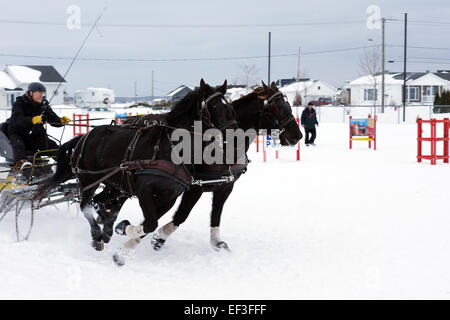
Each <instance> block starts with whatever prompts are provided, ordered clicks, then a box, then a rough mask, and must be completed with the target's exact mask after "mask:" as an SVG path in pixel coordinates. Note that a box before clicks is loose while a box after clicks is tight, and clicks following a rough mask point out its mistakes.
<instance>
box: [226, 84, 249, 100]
mask: <svg viewBox="0 0 450 320" xmlns="http://www.w3.org/2000/svg"><path fill="white" fill-rule="evenodd" d="M252 91H253V90H252V89H251V88H248V87H244V88H242V87H234V88H228V89H227V92H226V93H225V95H226V96H227V97H229V98H230V99H231V101H234V100H237V99H239V98H241V97H243V96H245V95H247V94H249V93H251V92H252Z"/></svg>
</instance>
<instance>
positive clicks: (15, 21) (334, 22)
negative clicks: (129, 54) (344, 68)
mask: <svg viewBox="0 0 450 320" xmlns="http://www.w3.org/2000/svg"><path fill="white" fill-rule="evenodd" d="M365 22H366V20H343V21H324V22H295V23H248V24H138V23H133V24H126V23H124V24H112V23H110V24H108V23H104V24H98V27H106V28H166V29H173V28H260V27H275V28H278V27H300V26H316V25H340V24H356V23H365ZM0 23H4V24H23V25H46V26H66V24H65V23H61V22H47V21H29V20H6V19H2V20H0ZM81 26H82V27H87V26H90V25H87V24H81Z"/></svg>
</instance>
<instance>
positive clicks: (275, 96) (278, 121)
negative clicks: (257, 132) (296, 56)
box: [255, 81, 303, 146]
mask: <svg viewBox="0 0 450 320" xmlns="http://www.w3.org/2000/svg"><path fill="white" fill-rule="evenodd" d="M255 93H256V94H257V95H258V98H259V99H260V100H262V101H263V108H262V110H261V111H260V128H266V129H268V130H269V131H270V133H271V131H272V130H274V129H275V130H279V137H280V142H281V144H282V145H284V146H286V145H295V144H296V143H297V142H298V141H299V140H300V139H301V138H302V137H303V135H302V132H301V131H300V128H299V126H298V124H297V121H296V120H295V118H294V116H293V115H292V108H291V106H290V105H289V103H288V102H287V101H286V100H285V97H284V96H283V94H282V93H281V92H280V91H279V90H278V88H277V86H276V85H275V82H272V84H271V85H270V86H267V85H266V84H265V83H264V81H262V87H260V88H257V89H255Z"/></svg>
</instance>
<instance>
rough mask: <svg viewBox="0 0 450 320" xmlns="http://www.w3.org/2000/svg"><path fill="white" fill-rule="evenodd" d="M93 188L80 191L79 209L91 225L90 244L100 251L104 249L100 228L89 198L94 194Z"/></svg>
mask: <svg viewBox="0 0 450 320" xmlns="http://www.w3.org/2000/svg"><path fill="white" fill-rule="evenodd" d="M95 189H96V188H91V189H89V190H87V191H84V192H83V193H82V200H81V204H80V209H81V211H82V212H83V215H84V217H85V218H86V220H87V221H88V222H89V225H90V227H91V237H92V242H91V246H92V247H93V248H94V249H95V250H97V251H102V250H103V249H104V244H103V241H102V230H101V229H100V226H99V225H98V224H97V221H96V220H95V218H94V215H93V213H94V208H93V206H92V205H91V200H92V196H93V195H94V192H95Z"/></svg>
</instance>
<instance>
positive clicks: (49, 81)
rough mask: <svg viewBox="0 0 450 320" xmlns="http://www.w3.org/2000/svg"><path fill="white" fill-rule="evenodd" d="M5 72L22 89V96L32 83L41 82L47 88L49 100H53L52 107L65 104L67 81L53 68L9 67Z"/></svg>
mask: <svg viewBox="0 0 450 320" xmlns="http://www.w3.org/2000/svg"><path fill="white" fill-rule="evenodd" d="M3 71H4V72H5V73H6V74H7V75H8V76H9V77H10V78H11V79H12V80H13V81H14V83H15V86H16V88H21V89H22V91H21V93H22V94H23V93H24V92H25V91H26V89H27V87H28V85H29V84H30V83H31V82H41V83H42V84H43V85H44V86H45V87H46V88H47V99H48V100H50V99H51V104H52V105H55V104H63V103H64V98H65V87H66V80H64V78H63V77H62V76H61V75H60V74H59V73H58V71H56V69H55V68H54V67H53V66H35V65H27V66H16V65H8V66H6V67H5V68H4V70H3ZM58 86H59V88H58Z"/></svg>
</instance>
